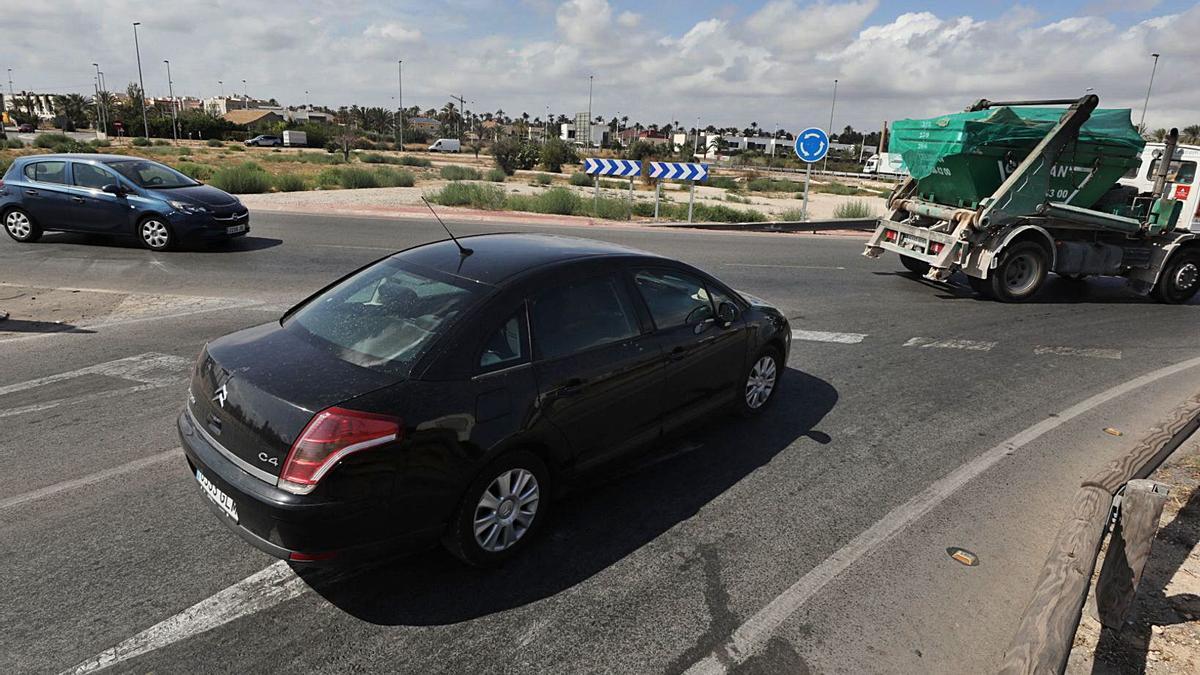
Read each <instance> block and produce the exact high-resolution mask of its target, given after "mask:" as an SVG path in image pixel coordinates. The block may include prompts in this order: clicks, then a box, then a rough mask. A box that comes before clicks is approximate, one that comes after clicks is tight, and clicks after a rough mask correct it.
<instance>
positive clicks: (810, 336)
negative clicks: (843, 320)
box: [792, 330, 867, 345]
mask: <svg viewBox="0 0 1200 675" xmlns="http://www.w3.org/2000/svg"><path fill="white" fill-rule="evenodd" d="M866 337H867V335H866V333H828V332H825V331H820V330H793V331H792V339H793V340H804V341H806V342H836V343H838V344H844V345H856V344H858V343H860V342H862V341H863V339H864V338H866Z"/></svg>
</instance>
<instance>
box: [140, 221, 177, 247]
mask: <svg viewBox="0 0 1200 675" xmlns="http://www.w3.org/2000/svg"><path fill="white" fill-rule="evenodd" d="M169 238H170V235H169V234H167V226H166V225H163V224H162V223H160V222H158V221H157V220H147V221H146V222H144V223H142V240H143V241H145V242H146V243H147V244H149V245H150V246H152V247H154V248H162V247H163V246H166V245H167V240H168V239H169Z"/></svg>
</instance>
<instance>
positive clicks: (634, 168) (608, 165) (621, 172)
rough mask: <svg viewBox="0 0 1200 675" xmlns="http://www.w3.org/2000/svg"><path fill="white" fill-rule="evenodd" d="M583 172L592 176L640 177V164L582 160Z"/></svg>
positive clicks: (631, 161) (630, 160)
mask: <svg viewBox="0 0 1200 675" xmlns="http://www.w3.org/2000/svg"><path fill="white" fill-rule="evenodd" d="M583 171H584V173H587V174H589V175H592V176H640V175H642V164H641V162H636V161H634V160H632V159H592V158H588V159H585V160H583Z"/></svg>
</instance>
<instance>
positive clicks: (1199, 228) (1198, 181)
mask: <svg viewBox="0 0 1200 675" xmlns="http://www.w3.org/2000/svg"><path fill="white" fill-rule="evenodd" d="M1165 148H1166V145H1165V144H1163V143H1147V144H1146V148H1145V149H1144V150H1142V163H1141V165H1139V166H1138V167H1137V168H1136V169H1131V170H1130V171H1129V172H1128V173H1126V174H1125V176H1124V177H1123V178H1121V181H1120V182H1121V184H1122V185H1130V186H1133V187H1135V188H1137V189H1138V192H1149V191H1151V190H1153V189H1154V174H1155V172H1157V171H1158V161H1159V158H1161V157H1162V153H1163V150H1164V149H1165ZM1197 165H1200V146H1196V145H1177V146H1176V147H1175V157H1174V158H1173V159H1172V160H1171V168H1170V170H1169V171H1168V172H1167V189H1166V191H1165V192H1164V193H1163V195H1164V196H1166V197H1170V198H1172V199H1178V200H1180V201H1182V202H1183V215H1182V216H1180V218H1179V225H1178V226H1177V227H1176V229H1180V230H1189V231H1191V232H1196V233H1200V173H1197V171H1196V167H1197Z"/></svg>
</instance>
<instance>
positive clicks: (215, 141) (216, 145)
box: [204, 138, 225, 148]
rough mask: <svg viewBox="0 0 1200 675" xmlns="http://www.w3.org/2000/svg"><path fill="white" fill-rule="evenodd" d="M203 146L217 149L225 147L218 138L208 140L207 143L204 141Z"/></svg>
mask: <svg viewBox="0 0 1200 675" xmlns="http://www.w3.org/2000/svg"><path fill="white" fill-rule="evenodd" d="M204 144H205V145H207V146H208V147H210V148H219V147H221V146H223V145H225V142H224V141H222V140H221V139H219V138H210V139H208V140H207V141H205V142H204Z"/></svg>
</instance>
